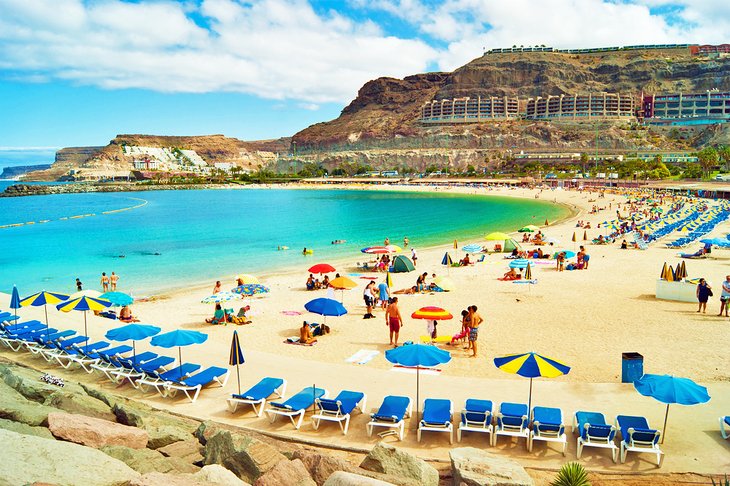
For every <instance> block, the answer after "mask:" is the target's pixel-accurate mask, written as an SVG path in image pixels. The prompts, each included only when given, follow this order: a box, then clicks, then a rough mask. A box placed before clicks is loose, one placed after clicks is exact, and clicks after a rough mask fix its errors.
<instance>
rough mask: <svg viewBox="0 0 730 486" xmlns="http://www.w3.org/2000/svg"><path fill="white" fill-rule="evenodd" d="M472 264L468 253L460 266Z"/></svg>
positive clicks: (460, 262)
mask: <svg viewBox="0 0 730 486" xmlns="http://www.w3.org/2000/svg"><path fill="white" fill-rule="evenodd" d="M470 263H471V260H469V254H468V253H467V254H466V256H465V257H464V258H462V259H461V260H459V265H462V266H466V265H469V264H470Z"/></svg>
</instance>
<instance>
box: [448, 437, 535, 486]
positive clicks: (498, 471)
mask: <svg viewBox="0 0 730 486" xmlns="http://www.w3.org/2000/svg"><path fill="white" fill-rule="evenodd" d="M449 457H450V458H451V469H452V471H453V476H454V484H455V485H462V484H463V485H467V486H478V485H490V486H491V485H494V486H507V485H510V486H511V485H519V486H532V485H533V484H534V482H533V480H532V478H530V475H529V474H527V472H525V469H524V468H523V467H522V466H521V465H520V464H519V463H517V462H516V461H513V460H512V459H509V458H507V457H504V456H500V455H496V454H491V453H489V452H486V451H484V450H482V449H477V448H475V447H459V448H457V449H451V450H450V451H449Z"/></svg>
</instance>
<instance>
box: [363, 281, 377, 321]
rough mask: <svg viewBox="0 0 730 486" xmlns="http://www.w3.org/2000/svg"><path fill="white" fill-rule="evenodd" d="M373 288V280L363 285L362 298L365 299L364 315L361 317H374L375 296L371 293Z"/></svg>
mask: <svg viewBox="0 0 730 486" xmlns="http://www.w3.org/2000/svg"><path fill="white" fill-rule="evenodd" d="M374 288H375V281H374V280H371V281H370V283H369V284H367V285H366V286H365V290H363V291H362V298H363V300H364V301H365V308H366V310H365V315H364V316H363V317H362V318H363V319H372V318H373V317H375V316H374V315H373V305H375V296H374V294H373V289H374Z"/></svg>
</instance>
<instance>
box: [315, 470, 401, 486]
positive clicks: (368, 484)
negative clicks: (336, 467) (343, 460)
mask: <svg viewBox="0 0 730 486" xmlns="http://www.w3.org/2000/svg"><path fill="white" fill-rule="evenodd" d="M323 486H394V485H393V483H386V482H385V481H381V480H379V479H373V478H369V477H367V476H360V475H359V474H354V473H349V472H345V471H335V472H333V473H332V474H331V475H330V477H329V478H327V481H325V482H324V485H323Z"/></svg>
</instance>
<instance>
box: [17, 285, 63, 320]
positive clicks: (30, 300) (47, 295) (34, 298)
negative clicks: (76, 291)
mask: <svg viewBox="0 0 730 486" xmlns="http://www.w3.org/2000/svg"><path fill="white" fill-rule="evenodd" d="M66 299H68V295H66V294H59V293H57V292H46V291H45V290H42V291H40V292H37V293H35V294H33V295H29V296H28V297H25V298H23V299H20V305H21V307H28V306H29V305H32V306H33V307H40V306H43V311H44V312H45V313H46V327H48V308H47V307H46V305H48V304H58V303H59V302H63V301H64V300H66Z"/></svg>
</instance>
